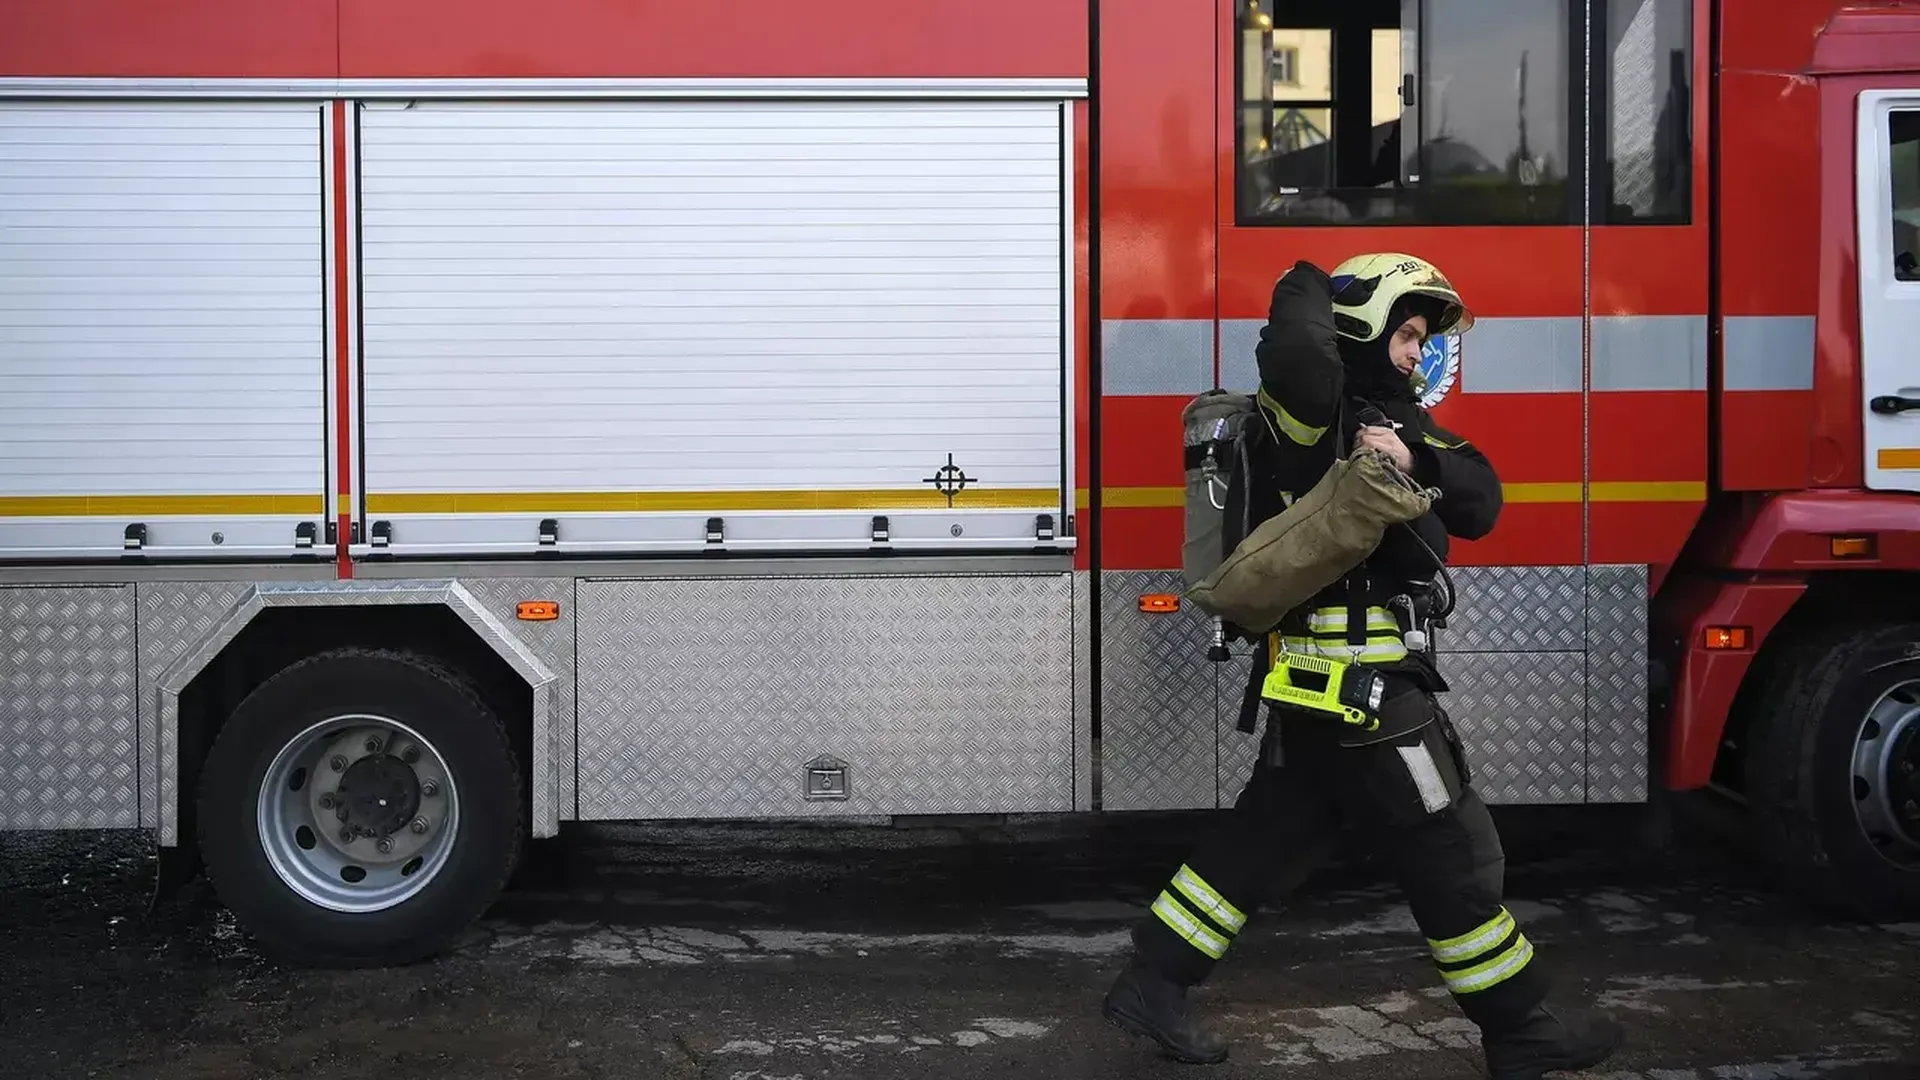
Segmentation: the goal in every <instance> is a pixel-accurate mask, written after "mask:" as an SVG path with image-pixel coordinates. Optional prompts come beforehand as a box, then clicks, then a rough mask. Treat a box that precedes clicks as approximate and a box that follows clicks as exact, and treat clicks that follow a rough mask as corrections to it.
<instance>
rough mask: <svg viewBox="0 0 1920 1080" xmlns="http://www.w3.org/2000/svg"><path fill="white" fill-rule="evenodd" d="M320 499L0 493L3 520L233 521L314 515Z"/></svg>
mask: <svg viewBox="0 0 1920 1080" xmlns="http://www.w3.org/2000/svg"><path fill="white" fill-rule="evenodd" d="M325 512H326V507H325V500H324V499H322V498H321V497H320V496H319V495H0V517H6V518H48V517H113V518H142V517H235V516H241V517H243V516H247V515H262V516H276V517H277V516H283V515H289V514H302V515H309V516H311V515H315V514H322V513H325Z"/></svg>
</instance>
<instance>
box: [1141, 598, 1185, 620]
mask: <svg viewBox="0 0 1920 1080" xmlns="http://www.w3.org/2000/svg"><path fill="white" fill-rule="evenodd" d="M1140 610H1141V611H1145V612H1147V613H1149V614H1153V615H1164V614H1166V613H1167V612H1170V611H1179V610H1180V598H1179V597H1178V596H1175V595H1174V594H1172V593H1148V594H1146V595H1145V596H1142V597H1141V598H1140Z"/></svg>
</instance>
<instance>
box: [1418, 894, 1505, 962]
mask: <svg viewBox="0 0 1920 1080" xmlns="http://www.w3.org/2000/svg"><path fill="white" fill-rule="evenodd" d="M1513 925H1514V924H1513V915H1512V914H1510V913H1509V912H1508V911H1507V909H1506V908H1501V909H1500V914H1498V915H1495V916H1494V917H1493V918H1491V919H1488V920H1487V921H1486V922H1484V923H1481V924H1480V925H1479V926H1476V927H1474V928H1473V929H1471V930H1469V931H1467V932H1466V933H1464V934H1461V935H1460V936H1459V937H1451V938H1447V939H1445V940H1444V941H1435V940H1433V939H1432V938H1428V939H1427V947H1428V948H1430V949H1432V950H1433V958H1434V960H1435V961H1437V962H1439V963H1442V964H1451V963H1455V962H1458V961H1461V960H1471V959H1473V958H1474V957H1476V956H1479V955H1480V954H1481V953H1483V952H1486V951H1487V950H1488V949H1491V948H1493V947H1494V946H1495V945H1498V944H1500V943H1501V942H1502V941H1505V940H1506V937H1507V934H1508V933H1510V932H1511V931H1512V930H1513Z"/></svg>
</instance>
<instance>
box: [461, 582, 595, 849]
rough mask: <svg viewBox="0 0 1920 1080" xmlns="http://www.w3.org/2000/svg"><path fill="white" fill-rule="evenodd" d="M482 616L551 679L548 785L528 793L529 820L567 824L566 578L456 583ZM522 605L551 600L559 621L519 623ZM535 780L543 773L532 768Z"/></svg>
mask: <svg viewBox="0 0 1920 1080" xmlns="http://www.w3.org/2000/svg"><path fill="white" fill-rule="evenodd" d="M460 584H461V585H462V586H464V587H465V588H466V590H467V592H468V593H469V594H471V595H472V596H473V598H474V600H475V601H476V602H478V603H479V604H480V606H481V608H482V609H483V610H485V611H486V612H487V613H488V614H489V615H492V616H493V617H494V618H495V619H497V620H499V621H500V622H501V623H502V624H503V625H504V626H507V627H511V628H512V633H513V635H514V637H516V638H517V639H519V642H520V644H521V645H523V646H525V648H526V649H527V651H528V652H530V653H532V654H533V655H534V656H535V657H536V658H538V659H539V661H540V662H541V663H542V664H544V665H545V666H546V668H547V670H548V671H550V672H552V673H553V676H554V680H553V690H552V697H551V698H550V699H549V702H548V706H547V740H546V750H545V753H546V755H547V757H548V760H549V762H550V763H551V769H550V772H549V775H550V776H551V782H550V783H548V784H545V785H541V786H539V787H536V789H535V790H534V792H533V808H532V809H533V820H534V821H536V822H545V823H547V828H546V829H543V830H541V833H536V835H541V834H542V833H551V831H552V825H553V823H555V822H559V821H571V820H573V818H574V815H575V813H576V812H577V810H578V806H577V804H576V801H575V796H574V779H575V776H576V773H575V771H574V732H575V724H574V706H573V698H574V675H573V648H574V628H575V626H576V625H577V623H576V620H575V617H574V595H573V579H572V578H461V579H460ZM522 600H557V601H559V603H560V617H559V618H557V619H554V620H552V621H550V622H521V621H519V615H518V613H517V609H518V608H519V605H520V602H521V601H522ZM534 764H535V766H536V767H535V768H533V769H532V771H533V773H534V774H535V775H538V774H539V773H540V772H542V771H543V770H542V769H540V768H539V767H538V763H534Z"/></svg>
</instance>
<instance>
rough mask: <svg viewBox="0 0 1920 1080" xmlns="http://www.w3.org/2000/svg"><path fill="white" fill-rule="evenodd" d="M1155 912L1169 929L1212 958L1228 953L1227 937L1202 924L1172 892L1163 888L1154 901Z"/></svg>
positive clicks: (1216, 958)
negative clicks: (1182, 905)
mask: <svg viewBox="0 0 1920 1080" xmlns="http://www.w3.org/2000/svg"><path fill="white" fill-rule="evenodd" d="M1153 913H1154V914H1155V915H1158V916H1159V917H1160V921H1161V922H1163V923H1166V924H1167V927H1168V929H1171V930H1172V931H1173V932H1174V933H1176V934H1178V935H1180V937H1181V938H1182V939H1184V940H1185V941H1186V943H1187V944H1189V945H1191V946H1193V947H1194V948H1196V949H1198V950H1200V952H1201V953H1202V954H1203V955H1205V956H1208V957H1211V958H1212V959H1215V960H1218V959H1220V958H1221V957H1223V956H1225V955H1227V939H1226V938H1223V937H1221V936H1220V935H1219V934H1216V933H1214V932H1213V931H1211V930H1209V929H1207V928H1206V927H1204V926H1202V925H1200V920H1199V919H1196V918H1194V917H1193V916H1192V915H1190V914H1188V913H1187V911H1186V909H1185V908H1183V907H1181V906H1180V901H1178V900H1175V899H1174V898H1173V896H1172V894H1170V893H1168V892H1166V891H1165V890H1162V891H1161V893H1160V898H1159V899H1158V900H1155V901H1154V902H1153Z"/></svg>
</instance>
